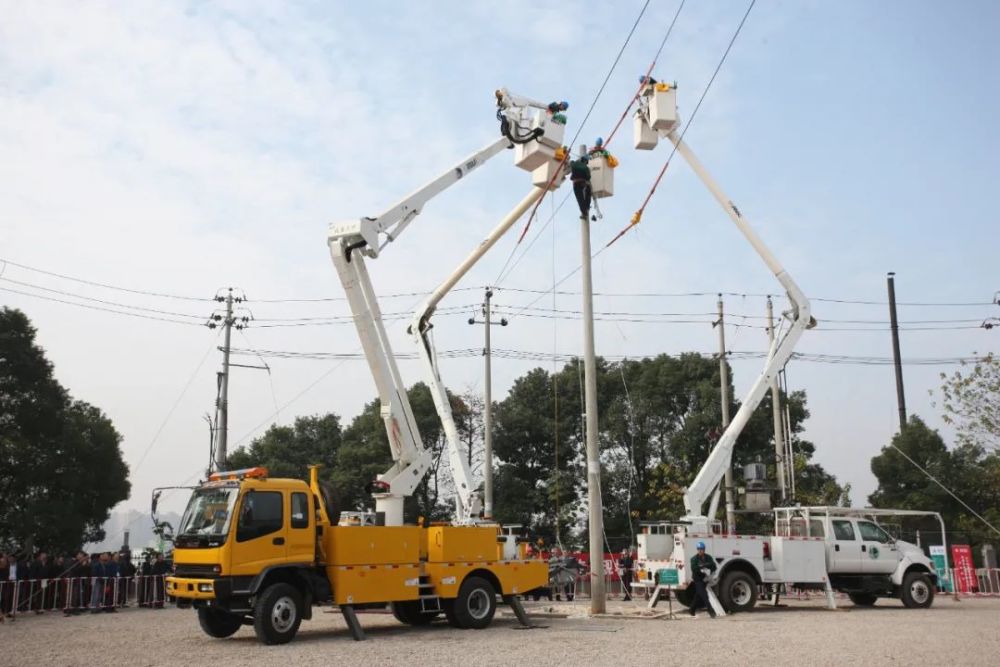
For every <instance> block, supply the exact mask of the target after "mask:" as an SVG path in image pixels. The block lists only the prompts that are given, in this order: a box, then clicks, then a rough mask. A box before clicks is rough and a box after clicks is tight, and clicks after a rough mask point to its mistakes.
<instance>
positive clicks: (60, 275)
mask: <svg viewBox="0 0 1000 667" xmlns="http://www.w3.org/2000/svg"><path fill="white" fill-rule="evenodd" d="M0 262H3V263H4V264H9V265H11V266H16V267H17V268H19V269H24V270H25V271H33V272H35V273H41V274H44V275H47V276H52V277H54V278H62V279H63V280H71V281H73V282H76V283H81V284H83V285H90V286H92V287H101V288H104V289H110V290H116V291H119V292H128V293H130V294H142V295H145V296H156V297H162V298H165V299H180V300H183V301H212V300H213V299H211V298H208V297H201V296H185V295H181V294H168V293H165V292H153V291H149V290H140V289H131V288H128V287H120V286H118V285H110V284H108V283H101V282H97V281H95V280H87V279H85V278H76V277H74V276H68V275H66V274H63V273H56V272H54V271H46V270H45V269H39V268H36V267H33V266H28V265H27V264H19V263H17V262H13V261H11V260H9V259H4V258H2V257H0Z"/></svg>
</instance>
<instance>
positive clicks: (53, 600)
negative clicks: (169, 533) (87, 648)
mask: <svg viewBox="0 0 1000 667" xmlns="http://www.w3.org/2000/svg"><path fill="white" fill-rule="evenodd" d="M165 578H166V575H148V576H141V575H140V576H135V577H73V578H70V577H62V578H57V579H23V580H20V581H0V617H3V616H6V617H8V618H14V617H16V616H17V615H18V614H27V613H44V612H47V611H62V612H64V613H66V614H79V613H83V612H88V611H89V612H93V613H99V612H102V611H114V610H115V609H118V608H121V607H128V606H130V605H132V604H135V605H137V606H140V607H153V608H162V607H163V603H164V601H165V600H166V596H165V588H164V579H165Z"/></svg>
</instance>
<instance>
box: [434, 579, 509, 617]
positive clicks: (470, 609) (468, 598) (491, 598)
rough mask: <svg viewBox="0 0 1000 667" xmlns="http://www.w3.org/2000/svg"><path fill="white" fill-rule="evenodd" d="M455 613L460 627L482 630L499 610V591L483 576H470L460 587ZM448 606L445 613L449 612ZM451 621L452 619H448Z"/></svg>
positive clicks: (455, 602)
mask: <svg viewBox="0 0 1000 667" xmlns="http://www.w3.org/2000/svg"><path fill="white" fill-rule="evenodd" d="M453 609H454V612H453V613H454V615H455V620H456V621H457V622H458V624H459V625H458V627H460V628H471V629H474V630H482V629H483V628H485V627H486V626H488V625H489V624H490V621H492V620H493V614H495V613H496V610H497V593H496V591H495V590H493V586H492V585H491V584H490V582H488V581H486V580H485V579H483V578H482V577H469V578H468V579H466V580H465V581H463V582H462V585H461V586H460V587H459V589H458V597H457V598H455V601H454V606H453ZM447 613H448V612H447V608H446V611H445V614H447ZM448 621H449V622H451V619H450V618H449V619H448Z"/></svg>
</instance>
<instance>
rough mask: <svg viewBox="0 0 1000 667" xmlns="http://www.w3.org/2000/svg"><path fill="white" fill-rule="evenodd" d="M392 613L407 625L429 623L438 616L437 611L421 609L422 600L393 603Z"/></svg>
mask: <svg viewBox="0 0 1000 667" xmlns="http://www.w3.org/2000/svg"><path fill="white" fill-rule="evenodd" d="M392 615H393V616H395V617H396V620H397V621H399V622H400V623H404V624H406V625H428V624H429V623H430V622H431V621H433V620H434V619H435V618H437V615H438V612H436V611H429V612H425V611H421V609H420V600H405V601H403V602H393V603H392Z"/></svg>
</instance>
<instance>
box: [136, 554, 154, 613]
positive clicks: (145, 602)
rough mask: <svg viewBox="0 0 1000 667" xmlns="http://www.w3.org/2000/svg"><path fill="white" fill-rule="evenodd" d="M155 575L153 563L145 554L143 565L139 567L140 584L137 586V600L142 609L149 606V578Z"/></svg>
mask: <svg viewBox="0 0 1000 667" xmlns="http://www.w3.org/2000/svg"><path fill="white" fill-rule="evenodd" d="M152 574H153V562H152V559H151V558H150V555H149V554H148V553H145V554H143V556H142V564H141V565H140V566H139V583H138V584H137V585H136V593H135V599H136V600H138V601H139V606H140V607H148V606H149V598H150V594H149V577H150V576H152Z"/></svg>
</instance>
